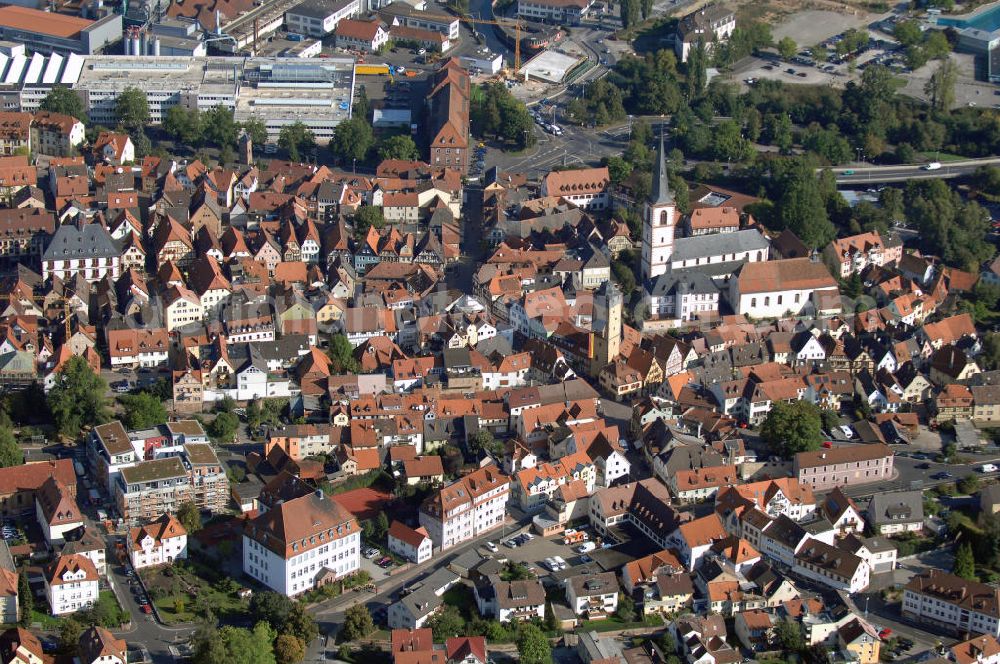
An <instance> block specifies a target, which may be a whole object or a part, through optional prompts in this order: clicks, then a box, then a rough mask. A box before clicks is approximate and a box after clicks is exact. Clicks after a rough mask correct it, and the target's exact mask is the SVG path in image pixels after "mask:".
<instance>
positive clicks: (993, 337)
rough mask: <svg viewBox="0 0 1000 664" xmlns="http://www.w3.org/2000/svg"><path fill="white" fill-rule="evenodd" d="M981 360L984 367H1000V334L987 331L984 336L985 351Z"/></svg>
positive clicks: (991, 368)
mask: <svg viewBox="0 0 1000 664" xmlns="http://www.w3.org/2000/svg"><path fill="white" fill-rule="evenodd" d="M980 362H981V363H982V364H983V368H984V369H990V370H993V369H997V368H1000V334H998V333H996V332H987V333H986V335H985V336H984V337H983V352H982V355H980Z"/></svg>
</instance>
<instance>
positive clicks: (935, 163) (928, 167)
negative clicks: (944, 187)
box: [924, 161, 941, 171]
mask: <svg viewBox="0 0 1000 664" xmlns="http://www.w3.org/2000/svg"><path fill="white" fill-rule="evenodd" d="M939 168H941V162H940V161H932V162H931V163H929V164H927V165H926V166H924V170H925V171H936V170H938V169H939Z"/></svg>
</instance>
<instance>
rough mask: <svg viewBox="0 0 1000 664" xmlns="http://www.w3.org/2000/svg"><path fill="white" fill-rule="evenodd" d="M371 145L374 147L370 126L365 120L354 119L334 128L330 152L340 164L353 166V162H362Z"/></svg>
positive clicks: (373, 135) (373, 137)
mask: <svg viewBox="0 0 1000 664" xmlns="http://www.w3.org/2000/svg"><path fill="white" fill-rule="evenodd" d="M373 145H375V134H374V133H373V132H372V126H371V125H370V124H368V121H367V120H363V119H362V118H357V117H354V118H351V119H350V120H345V121H344V122H341V123H340V124H339V125H337V126H336V128H334V130H333V138H332V139H331V140H330V151H331V152H332V153H333V156H334V157H336V158H337V159H339V160H340V162H341V163H342V164H348V163H351V164H353V162H354V161H361V162H363V161H364V160H365V159H366V158H367V157H368V151H369V150H371V149H372V146H373Z"/></svg>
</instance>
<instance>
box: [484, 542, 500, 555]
mask: <svg viewBox="0 0 1000 664" xmlns="http://www.w3.org/2000/svg"><path fill="white" fill-rule="evenodd" d="M486 548H487V549H489V550H490V551H492V552H493V553H496V552H497V551H499V550H500V549H499V548H498V547H497V545H496V544H495V543H494V542H487V543H486Z"/></svg>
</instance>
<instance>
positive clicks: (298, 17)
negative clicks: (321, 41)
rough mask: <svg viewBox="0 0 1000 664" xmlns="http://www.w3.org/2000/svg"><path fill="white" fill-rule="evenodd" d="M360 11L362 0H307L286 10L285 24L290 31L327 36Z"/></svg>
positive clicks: (313, 35) (311, 35)
mask: <svg viewBox="0 0 1000 664" xmlns="http://www.w3.org/2000/svg"><path fill="white" fill-rule="evenodd" d="M360 11H361V2H360V0H305V2H300V3H299V4H297V5H295V6H294V7H292V8H291V9H289V10H288V11H287V12H285V26H286V27H287V28H288V31H289V32H296V33H299V34H302V35H308V36H310V37H325V36H327V35H328V34H330V33H331V32H333V31H334V29H335V28H336V27H337V24H338V23H340V22H341V21H342V20H344V19H345V18H350V17H352V16H357V15H358V12H360Z"/></svg>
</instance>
